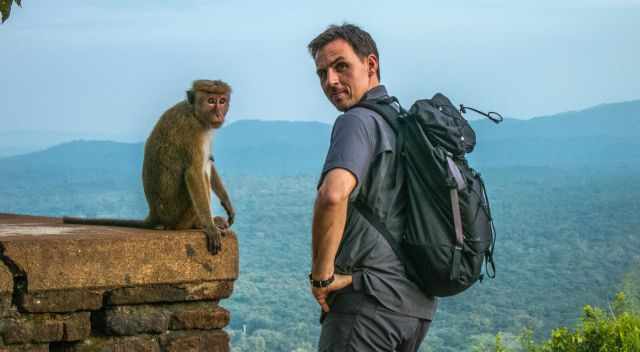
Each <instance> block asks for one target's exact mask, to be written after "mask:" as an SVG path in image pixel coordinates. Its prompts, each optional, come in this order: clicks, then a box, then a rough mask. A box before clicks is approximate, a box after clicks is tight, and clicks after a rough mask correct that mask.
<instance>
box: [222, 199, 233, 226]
mask: <svg viewBox="0 0 640 352" xmlns="http://www.w3.org/2000/svg"><path fill="white" fill-rule="evenodd" d="M220 204H221V205H222V207H223V208H224V210H225V211H226V212H227V223H228V224H229V226H231V225H233V221H234V220H235V218H236V211H235V210H233V206H232V205H231V203H226V202H220Z"/></svg>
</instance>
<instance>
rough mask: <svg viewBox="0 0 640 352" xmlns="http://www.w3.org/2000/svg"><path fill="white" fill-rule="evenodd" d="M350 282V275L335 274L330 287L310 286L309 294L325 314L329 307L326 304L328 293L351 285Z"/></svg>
mask: <svg viewBox="0 0 640 352" xmlns="http://www.w3.org/2000/svg"><path fill="white" fill-rule="evenodd" d="M351 280H352V277H351V275H339V274H336V275H335V280H333V282H332V283H331V285H329V286H327V287H313V286H311V293H312V294H313V297H315V299H316V301H318V304H319V305H320V307H321V308H322V310H323V311H324V312H325V313H327V312H329V305H328V304H327V296H328V295H329V293H331V292H333V291H337V290H339V289H341V288H345V287H347V286H349V285H351Z"/></svg>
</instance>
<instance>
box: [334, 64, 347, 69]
mask: <svg viewBox="0 0 640 352" xmlns="http://www.w3.org/2000/svg"><path fill="white" fill-rule="evenodd" d="M346 68H347V64H345V63H344V62H339V63H338V64H337V65H336V70H338V71H344V70H345V69H346Z"/></svg>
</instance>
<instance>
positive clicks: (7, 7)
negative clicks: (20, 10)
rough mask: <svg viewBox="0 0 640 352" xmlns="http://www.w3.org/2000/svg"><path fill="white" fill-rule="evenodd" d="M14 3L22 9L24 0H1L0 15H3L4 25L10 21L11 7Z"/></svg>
mask: <svg viewBox="0 0 640 352" xmlns="http://www.w3.org/2000/svg"><path fill="white" fill-rule="evenodd" d="M14 2H15V3H16V4H17V5H18V6H20V7H22V0H0V14H1V15H2V23H4V22H5V21H6V20H7V19H9V15H11V6H12V5H13V3H14Z"/></svg>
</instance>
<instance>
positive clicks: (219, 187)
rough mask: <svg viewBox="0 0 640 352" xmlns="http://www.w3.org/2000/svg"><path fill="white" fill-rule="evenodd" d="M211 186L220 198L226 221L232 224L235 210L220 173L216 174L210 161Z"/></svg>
mask: <svg viewBox="0 0 640 352" xmlns="http://www.w3.org/2000/svg"><path fill="white" fill-rule="evenodd" d="M211 188H212V189H213V192H214V193H215V194H216V196H217V197H218V199H219V200H220V204H222V207H223V208H224V210H225V211H226V212H227V223H228V224H229V226H231V225H233V220H234V219H235V217H236V211H235V210H234V209H233V205H231V200H230V199H229V195H228V194H227V190H226V189H225V187H224V184H222V179H221V178H220V175H218V171H216V167H215V166H214V165H213V163H211Z"/></svg>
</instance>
